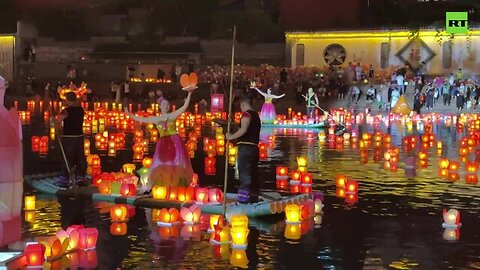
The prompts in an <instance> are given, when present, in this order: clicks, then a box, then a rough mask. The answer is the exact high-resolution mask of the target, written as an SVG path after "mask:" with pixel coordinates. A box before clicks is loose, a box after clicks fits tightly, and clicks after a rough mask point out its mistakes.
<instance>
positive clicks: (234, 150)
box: [228, 146, 238, 156]
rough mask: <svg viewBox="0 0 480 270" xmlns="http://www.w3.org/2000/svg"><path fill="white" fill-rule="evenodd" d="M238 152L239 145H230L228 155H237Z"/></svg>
mask: <svg viewBox="0 0 480 270" xmlns="http://www.w3.org/2000/svg"><path fill="white" fill-rule="evenodd" d="M237 153H238V147H237V146H232V147H228V155H230V156H236V155H237Z"/></svg>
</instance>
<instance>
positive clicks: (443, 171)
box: [438, 169, 448, 178]
mask: <svg viewBox="0 0 480 270" xmlns="http://www.w3.org/2000/svg"><path fill="white" fill-rule="evenodd" d="M438 175H440V176H441V177H444V178H447V177H448V169H439V170H438Z"/></svg>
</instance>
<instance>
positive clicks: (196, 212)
mask: <svg viewBox="0 0 480 270" xmlns="http://www.w3.org/2000/svg"><path fill="white" fill-rule="evenodd" d="M200 214H201V209H200V207H198V206H197V205H196V204H193V205H191V206H190V207H182V209H180V216H181V217H182V219H183V222H184V223H185V224H188V225H192V224H197V223H199V222H200Z"/></svg>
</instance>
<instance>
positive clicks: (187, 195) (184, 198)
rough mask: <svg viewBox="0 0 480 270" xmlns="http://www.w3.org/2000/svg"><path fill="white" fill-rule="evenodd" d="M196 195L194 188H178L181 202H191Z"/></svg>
mask: <svg viewBox="0 0 480 270" xmlns="http://www.w3.org/2000/svg"><path fill="white" fill-rule="evenodd" d="M194 195H195V190H194V189H193V188H192V187H177V200H178V201H180V202H190V201H192V200H193V197H194Z"/></svg>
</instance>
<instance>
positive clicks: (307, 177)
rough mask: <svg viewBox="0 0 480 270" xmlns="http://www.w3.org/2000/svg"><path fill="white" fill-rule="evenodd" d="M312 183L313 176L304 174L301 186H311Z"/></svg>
mask: <svg viewBox="0 0 480 270" xmlns="http://www.w3.org/2000/svg"><path fill="white" fill-rule="evenodd" d="M312 182H313V176H312V175H311V174H309V173H304V174H303V175H302V185H303V186H311V185H312Z"/></svg>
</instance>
